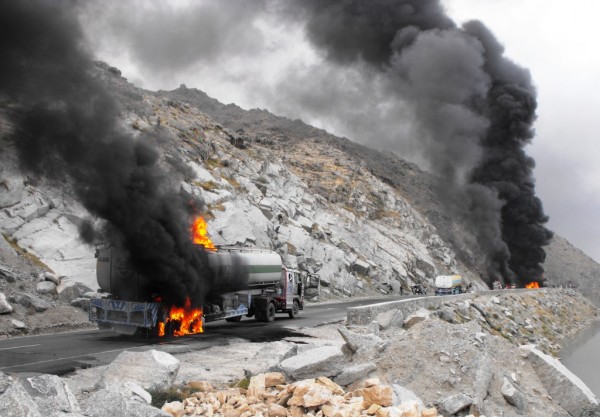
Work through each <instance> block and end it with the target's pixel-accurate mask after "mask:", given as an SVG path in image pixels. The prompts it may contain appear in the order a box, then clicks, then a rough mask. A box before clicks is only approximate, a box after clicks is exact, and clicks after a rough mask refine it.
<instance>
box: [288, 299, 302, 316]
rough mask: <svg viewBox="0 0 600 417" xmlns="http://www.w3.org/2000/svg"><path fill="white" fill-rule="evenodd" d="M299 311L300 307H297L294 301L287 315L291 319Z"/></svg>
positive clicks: (296, 302)
mask: <svg viewBox="0 0 600 417" xmlns="http://www.w3.org/2000/svg"><path fill="white" fill-rule="evenodd" d="M299 311H300V306H299V305H298V301H296V300H294V306H293V307H292V309H291V310H290V311H288V315H289V316H290V318H291V319H293V318H296V316H297V315H298V312H299Z"/></svg>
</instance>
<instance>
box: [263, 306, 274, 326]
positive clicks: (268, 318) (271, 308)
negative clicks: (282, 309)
mask: <svg viewBox="0 0 600 417" xmlns="http://www.w3.org/2000/svg"><path fill="white" fill-rule="evenodd" d="M265 313H266V315H265V318H266V320H265V321H267V322H268V321H273V320H275V305H274V304H273V303H269V306H268V307H267V311H266V312H265Z"/></svg>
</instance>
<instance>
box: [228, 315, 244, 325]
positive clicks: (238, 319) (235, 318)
mask: <svg viewBox="0 0 600 417" xmlns="http://www.w3.org/2000/svg"><path fill="white" fill-rule="evenodd" d="M241 319H242V316H233V317H227V318H226V319H225V321H228V322H230V323H237V322H238V321H240V320H241Z"/></svg>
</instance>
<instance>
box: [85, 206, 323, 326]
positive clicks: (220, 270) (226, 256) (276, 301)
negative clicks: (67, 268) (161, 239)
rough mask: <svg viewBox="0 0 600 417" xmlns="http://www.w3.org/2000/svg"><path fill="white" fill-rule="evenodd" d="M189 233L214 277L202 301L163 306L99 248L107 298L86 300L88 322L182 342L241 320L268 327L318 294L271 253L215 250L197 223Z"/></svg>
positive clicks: (121, 261)
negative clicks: (220, 323)
mask: <svg viewBox="0 0 600 417" xmlns="http://www.w3.org/2000/svg"><path fill="white" fill-rule="evenodd" d="M191 231H192V240H193V242H194V243H196V244H198V245H202V246H203V247H204V249H205V250H207V256H208V261H209V265H210V268H211V269H212V270H213V271H214V273H215V276H216V277H217V279H216V284H215V285H214V287H213V288H211V289H210V290H209V291H208V295H207V296H206V299H205V300H192V299H190V297H189V296H188V297H187V298H186V301H185V304H184V305H183V306H173V305H166V304H165V303H164V302H163V299H162V297H161V295H160V293H158V294H156V293H151V292H150V290H149V289H147V288H145V287H144V280H143V277H140V276H138V274H137V273H136V272H135V271H134V270H133V268H132V267H131V265H130V264H129V263H128V261H127V259H125V258H124V257H123V256H122V254H121V253H119V251H117V250H116V248H111V247H108V248H102V249H99V250H98V251H97V280H98V285H99V286H100V289H101V290H102V291H103V292H107V293H109V297H108V298H105V299H92V300H90V310H89V318H90V321H93V322H96V323H98V325H99V326H100V327H104V328H112V329H113V330H114V331H116V332H118V333H122V334H129V335H132V334H134V333H136V332H137V331H138V330H140V329H146V330H147V331H148V333H149V334H155V335H157V336H170V335H172V336H185V335H188V334H197V333H202V332H203V323H204V322H210V321H215V320H221V319H225V320H227V321H232V322H237V321H240V320H241V319H242V316H244V315H245V316H247V317H255V318H256V319H257V320H260V321H267V322H269V321H273V320H274V319H275V314H276V313H277V312H284V313H288V315H289V317H290V318H294V317H296V315H297V314H298V313H299V312H300V310H303V309H304V295H305V292H306V293H307V295H309V296H313V295H316V293H318V291H319V277H318V275H316V274H313V275H310V276H304V275H302V274H300V271H297V270H295V269H291V268H288V267H286V266H285V265H283V264H282V261H281V257H280V256H279V254H277V253H276V252H273V251H271V250H267V249H258V248H246V247H244V248H240V247H218V248H217V247H216V246H215V245H214V244H213V243H212V242H211V241H210V239H209V238H208V234H207V233H206V222H205V221H204V219H203V218H201V217H199V218H198V219H196V221H195V222H194V224H193V226H192V228H191ZM198 250H201V249H200V248H199V249H198Z"/></svg>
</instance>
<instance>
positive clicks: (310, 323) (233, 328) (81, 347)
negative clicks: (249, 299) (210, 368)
mask: <svg viewBox="0 0 600 417" xmlns="http://www.w3.org/2000/svg"><path fill="white" fill-rule="evenodd" d="M412 297H413V296H405V297H399V296H394V297H378V298H368V299H361V300H352V301H347V302H337V303H328V304H316V305H309V306H306V308H305V309H304V311H301V312H300V314H299V315H298V316H297V317H296V318H295V319H290V318H289V317H288V316H287V314H278V315H277V316H276V318H275V321H274V322H272V323H264V322H259V321H256V320H255V319H254V318H247V317H244V318H243V319H242V320H241V321H240V322H238V323H228V322H226V321H217V322H212V323H206V324H205V326H204V330H205V332H204V333H203V334H199V335H192V336H186V337H181V338H176V337H171V338H145V337H142V336H122V335H117V334H115V333H113V332H111V331H106V330H80V331H74V332H66V333H57V334H49V335H37V336H23V337H15V338H11V339H4V340H0V371H2V372H6V373H27V374H29V373H32V374H33V373H45V374H53V375H64V374H67V373H69V372H72V371H75V370H76V369H81V368H89V367H93V366H99V365H106V364H108V363H110V362H111V361H112V360H113V359H114V358H115V357H116V356H117V355H118V354H119V353H120V352H122V351H123V350H126V349H147V348H156V349H160V350H165V351H167V352H171V353H177V352H186V351H191V350H199V349H204V348H208V347H211V346H218V345H219V344H226V343H227V342H228V339H231V338H243V339H247V340H249V341H252V342H268V341H273V340H281V339H284V338H286V337H290V336H294V335H298V334H302V330H301V329H302V328H303V327H304V328H307V327H315V326H319V325H322V324H327V323H335V322H340V321H342V320H344V319H345V318H346V309H347V308H348V307H356V306H361V305H367V304H375V303H380V302H386V301H393V300H398V299H401V298H402V299H404V298H412Z"/></svg>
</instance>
